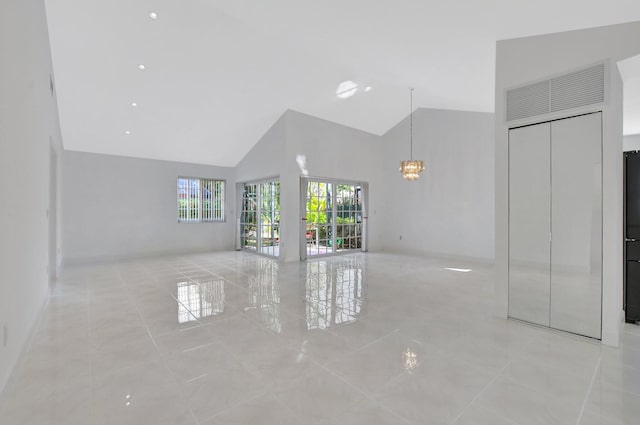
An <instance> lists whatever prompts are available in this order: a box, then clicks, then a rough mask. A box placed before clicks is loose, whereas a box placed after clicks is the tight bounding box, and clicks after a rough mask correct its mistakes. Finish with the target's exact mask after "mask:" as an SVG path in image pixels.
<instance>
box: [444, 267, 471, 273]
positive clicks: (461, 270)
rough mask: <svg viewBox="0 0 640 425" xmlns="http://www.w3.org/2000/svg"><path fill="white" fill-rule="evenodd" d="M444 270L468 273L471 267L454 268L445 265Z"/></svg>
mask: <svg viewBox="0 0 640 425" xmlns="http://www.w3.org/2000/svg"><path fill="white" fill-rule="evenodd" d="M444 269H445V270H451V271H452V272H461V273H469V272H470V271H471V269H456V268H455V267H445V268H444Z"/></svg>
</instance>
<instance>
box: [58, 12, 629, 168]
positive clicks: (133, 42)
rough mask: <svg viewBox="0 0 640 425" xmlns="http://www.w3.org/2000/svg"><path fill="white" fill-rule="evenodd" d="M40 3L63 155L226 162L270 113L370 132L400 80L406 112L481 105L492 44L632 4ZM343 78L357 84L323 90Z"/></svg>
mask: <svg viewBox="0 0 640 425" xmlns="http://www.w3.org/2000/svg"><path fill="white" fill-rule="evenodd" d="M46 5H47V13H48V20H49V30H50V36H51V44H52V54H53V62H54V71H55V74H56V87H57V95H58V99H59V100H58V101H59V107H60V118H61V124H62V131H63V138H64V145H65V148H66V149H69V150H79V151H87V152H97V153H107V154H114V155H125V156H134V157H143V158H153V159H165V160H173V161H184V162H195V163H204V164H212V165H226V166H233V165H235V164H236V163H237V162H238V161H239V160H240V159H241V158H242V157H243V156H244V155H245V154H246V152H248V150H249V149H250V148H251V147H252V146H253V145H254V144H255V143H256V142H257V141H258V139H259V138H260V137H261V136H262V135H263V134H264V133H265V131H266V130H268V128H269V127H270V126H271V125H272V124H273V123H274V122H275V121H276V120H277V119H278V117H279V116H280V115H281V114H282V113H283V112H284V111H285V110H286V109H294V110H297V111H300V112H304V113H307V114H310V115H314V116H317V117H320V118H324V119H327V120H330V121H334V122H337V123H341V124H345V125H348V126H351V127H355V128H358V129H361V130H365V131H368V132H371V133H375V134H383V133H384V132H386V131H387V130H388V129H389V128H391V127H392V126H393V125H395V124H396V123H397V122H398V121H400V120H401V119H402V118H403V117H405V116H406V115H407V114H408V112H409V111H408V109H409V108H408V101H409V98H408V96H409V95H408V87H415V89H416V90H415V92H414V108H415V107H431V108H448V109H458V110H474V111H493V110H494V78H495V77H494V71H495V42H496V40H499V39H506V38H514V37H521V36H529V35H535V34H544V33H550V32H558V31H567V30H572V29H579V28H587V27H593V26H600V25H608V24H616V23H622V22H629V21H634V20H640V2H639V1H637V0H609V1H606V2H605V1H602V0H564V1H562V2H558V1H557V0H537V1H533V0H530V1H525V0H489V1H478V0H456V1H447V2H443V1H441V0H440V1H433V0H394V1H389V0H376V1H371V0H351V1H345V0H340V1H338V0H324V1H317V0H315V1H309V0H269V1H264V0H262V1H259V0H254V1H249V0H181V1H176V0H136V1H131V0H99V1H98V0H83V1H77V0H46ZM151 11H154V12H157V14H158V19H157V20H152V19H150V17H149V12H151ZM139 64H144V65H145V66H146V70H144V71H141V70H139V69H138V65H139ZM344 80H353V81H355V82H356V83H358V84H359V85H360V86H361V87H364V86H367V85H369V86H371V87H372V90H371V91H370V92H367V93H365V92H364V91H362V90H361V91H359V92H358V93H357V94H356V95H355V96H354V97H351V98H349V99H344V100H343V99H338V98H336V96H335V91H336V88H337V86H338V84H339V83H340V82H342V81H344ZM131 102H137V103H138V107H136V108H133V107H132V106H131V105H130V104H131ZM125 130H129V131H130V132H131V134H130V135H127V134H125Z"/></svg>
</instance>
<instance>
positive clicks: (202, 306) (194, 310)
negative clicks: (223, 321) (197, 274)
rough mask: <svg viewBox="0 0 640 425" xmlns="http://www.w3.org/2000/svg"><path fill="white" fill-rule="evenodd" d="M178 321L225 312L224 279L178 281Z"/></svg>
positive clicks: (194, 319) (192, 319)
mask: <svg viewBox="0 0 640 425" xmlns="http://www.w3.org/2000/svg"><path fill="white" fill-rule="evenodd" d="M177 285H178V288H177V294H178V301H179V302H178V323H187V322H192V321H196V320H197V319H201V318H204V317H209V316H215V315H218V314H222V313H223V312H224V280H223V279H216V280H210V281H206V282H192V281H189V282H178V284H177Z"/></svg>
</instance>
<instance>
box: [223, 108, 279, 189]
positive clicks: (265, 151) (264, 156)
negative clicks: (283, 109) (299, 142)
mask: <svg viewBox="0 0 640 425" xmlns="http://www.w3.org/2000/svg"><path fill="white" fill-rule="evenodd" d="M286 138H287V114H286V113H284V114H282V116H280V118H279V119H278V120H277V121H276V122H275V123H274V124H273V125H272V126H271V128H270V129H269V130H268V131H267V132H266V133H265V134H264V136H262V137H261V138H260V140H258V143H256V144H255V146H254V147H253V148H251V150H250V151H249V152H248V153H247V154H246V155H245V156H244V157H243V158H242V160H240V162H239V163H238V164H237V165H236V167H235V180H236V181H238V182H249V181H254V180H261V179H264V178H267V177H275V176H278V175H280V173H281V172H282V170H283V168H284V155H283V152H284V150H285V143H286Z"/></svg>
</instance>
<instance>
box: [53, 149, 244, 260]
mask: <svg viewBox="0 0 640 425" xmlns="http://www.w3.org/2000/svg"><path fill="white" fill-rule="evenodd" d="M178 176H184V177H201V178H216V179H224V180H227V188H226V193H225V195H226V208H227V209H226V211H225V216H226V218H227V220H226V222H224V223H216V222H214V223H178V217H177V202H176V184H177V178H178ZM233 179H234V176H233V169H232V168H227V167H214V166H207V165H195V164H185V163H179V162H169V161H157V160H148V159H138V158H126V157H119V156H111V155H101V154H89V153H81V152H71V151H65V152H64V159H63V187H64V193H63V198H62V202H63V204H64V234H63V238H64V240H63V246H64V250H65V263H66V264H69V263H75V262H85V261H95V260H105V259H119V258H129V257H140V256H149V255H158V254H174V253H188V252H201V251H214V250H228V249H233V246H234V245H233V241H234V230H235V227H234V224H233V223H234V222H233V217H234V215H235V209H234V205H235V191H234V180H233Z"/></svg>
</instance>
